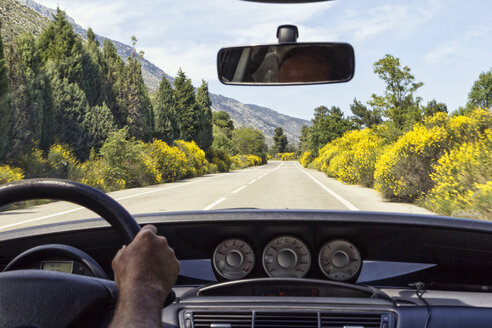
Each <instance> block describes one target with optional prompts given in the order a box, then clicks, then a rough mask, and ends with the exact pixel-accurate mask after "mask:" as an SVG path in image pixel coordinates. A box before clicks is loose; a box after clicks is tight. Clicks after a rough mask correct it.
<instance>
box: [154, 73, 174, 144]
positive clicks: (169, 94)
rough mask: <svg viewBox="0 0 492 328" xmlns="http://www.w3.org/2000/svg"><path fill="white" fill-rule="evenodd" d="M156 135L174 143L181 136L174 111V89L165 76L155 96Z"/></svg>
mask: <svg viewBox="0 0 492 328" xmlns="http://www.w3.org/2000/svg"><path fill="white" fill-rule="evenodd" d="M153 107H154V137H155V138H157V139H160V140H164V141H165V142H167V143H172V142H173V141H174V140H175V139H177V138H178V137H179V130H178V126H177V121H176V113H175V111H174V91H173V87H172V86H171V83H170V82H169V80H168V79H167V78H166V77H165V76H163V77H162V80H161V83H160V85H159V89H158V90H157V93H156V95H155V98H154V104H153Z"/></svg>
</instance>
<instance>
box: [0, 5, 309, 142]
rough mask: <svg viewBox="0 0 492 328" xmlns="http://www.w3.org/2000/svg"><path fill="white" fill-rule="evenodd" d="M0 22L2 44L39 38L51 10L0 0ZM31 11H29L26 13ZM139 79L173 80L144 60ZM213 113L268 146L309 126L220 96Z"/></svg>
mask: <svg viewBox="0 0 492 328" xmlns="http://www.w3.org/2000/svg"><path fill="white" fill-rule="evenodd" d="M0 8H1V9H2V10H1V13H0V19H1V20H2V22H3V24H4V26H2V36H4V35H5V37H4V39H5V41H6V42H9V41H10V40H12V38H13V37H14V36H15V35H18V34H19V33H21V32H22V31H25V30H27V31H30V32H31V33H33V34H34V35H39V34H40V33H41V31H42V29H43V28H44V26H46V24H47V23H48V22H49V21H48V19H51V17H52V16H53V15H54V14H56V10H55V9H50V8H47V7H45V6H43V5H41V4H39V3H37V2H35V1H33V0H17V1H16V0H0ZM30 9H32V10H30ZM67 20H68V21H69V22H70V23H71V24H72V25H73V28H74V30H75V32H76V33H77V34H79V35H80V36H81V37H82V38H83V39H87V30H86V29H84V28H82V27H81V26H80V25H78V24H77V23H76V22H75V21H74V20H73V19H72V18H71V17H70V16H67ZM96 39H97V40H98V41H99V43H100V44H101V45H103V44H104V40H105V39H106V38H105V37H103V36H100V35H97V34H96ZM110 41H111V42H112V43H113V44H114V45H115V47H116V49H117V51H118V54H119V55H120V56H121V57H122V58H123V59H124V60H126V59H127V58H128V57H129V56H131V54H132V51H133V48H132V47H131V46H129V45H127V44H124V43H121V42H118V41H115V40H110ZM141 64H142V75H143V79H144V81H145V85H146V86H147V88H148V89H149V91H150V92H155V91H156V90H157V88H158V87H159V83H160V81H161V79H162V77H163V76H164V75H165V76H166V78H167V79H169V80H170V81H171V82H173V81H174V78H173V77H172V76H170V75H168V74H166V73H165V72H164V71H163V70H162V69H160V68H159V67H157V66H156V65H154V64H152V63H151V62H150V61H148V60H146V59H145V58H142V59H141ZM210 99H211V100H212V109H213V110H224V111H226V112H228V113H229V115H230V116H231V118H232V119H233V120H234V122H235V123H236V126H249V127H253V128H256V129H259V130H261V131H262V132H263V133H264V134H265V136H266V138H267V142H268V143H269V144H271V143H272V137H273V133H274V130H275V128H276V127H279V126H281V127H282V128H283V129H284V132H285V135H286V136H287V137H288V139H289V141H290V142H292V143H297V141H298V137H299V136H300V135H301V127H302V125H309V124H310V122H309V121H307V120H303V119H299V118H294V117H291V116H288V115H284V114H281V113H278V112H276V111H274V110H272V109H270V108H265V107H261V106H257V105H252V104H243V103H241V102H239V101H237V100H235V99H232V98H228V97H225V96H222V95H216V94H212V93H211V94H210Z"/></svg>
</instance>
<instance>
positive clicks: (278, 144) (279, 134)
mask: <svg viewBox="0 0 492 328" xmlns="http://www.w3.org/2000/svg"><path fill="white" fill-rule="evenodd" d="M273 142H274V146H273V149H274V151H275V153H285V150H286V148H287V144H288V143H289V141H288V140H287V137H286V136H285V134H284V129H282V128H281V127H278V128H275V133H274V135H273Z"/></svg>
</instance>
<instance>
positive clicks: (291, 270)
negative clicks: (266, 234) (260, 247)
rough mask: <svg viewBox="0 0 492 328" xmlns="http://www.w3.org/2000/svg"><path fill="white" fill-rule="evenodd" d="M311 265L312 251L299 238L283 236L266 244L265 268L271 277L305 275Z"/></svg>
mask: <svg viewBox="0 0 492 328" xmlns="http://www.w3.org/2000/svg"><path fill="white" fill-rule="evenodd" d="M310 267H311V253H310V252H309V249H308V248H307V246H306V244H304V243H303V242H302V241H300V240H299V239H297V238H294V237H290V236H282V237H278V238H275V239H274V240H272V241H270V242H269V243H268V245H266V247H265V250H264V251H263V268H264V269H265V271H266V273H267V274H268V275H269V276H270V277H296V278H301V277H304V276H305V275H306V274H307V273H308V271H309V268H310Z"/></svg>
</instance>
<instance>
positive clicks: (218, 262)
mask: <svg viewBox="0 0 492 328" xmlns="http://www.w3.org/2000/svg"><path fill="white" fill-rule="evenodd" d="M212 262H213V265H214V268H215V271H216V272H217V273H218V274H219V275H220V276H221V277H222V278H225V279H227V280H236V279H242V278H244V277H246V276H247V275H248V274H249V273H250V272H251V271H252V270H253V267H254V265H255V254H254V252H253V249H252V248H251V246H249V244H248V243H246V242H245V241H242V240H239V239H228V240H225V241H223V242H221V243H220V244H219V245H218V246H217V248H215V251H214V256H213V258H212Z"/></svg>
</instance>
